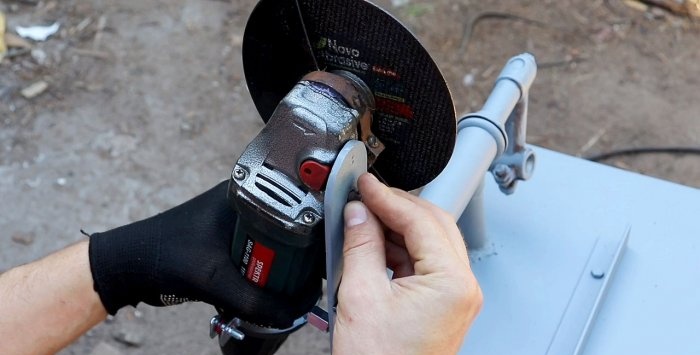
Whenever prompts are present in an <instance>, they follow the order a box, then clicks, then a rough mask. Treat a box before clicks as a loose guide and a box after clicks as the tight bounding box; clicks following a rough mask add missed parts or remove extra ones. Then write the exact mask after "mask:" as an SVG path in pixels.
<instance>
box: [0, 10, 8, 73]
mask: <svg viewBox="0 0 700 355" xmlns="http://www.w3.org/2000/svg"><path fill="white" fill-rule="evenodd" d="M5 53H7V46H6V45H5V14H4V13H2V11H0V61H2V58H3V57H5Z"/></svg>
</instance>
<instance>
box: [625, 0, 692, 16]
mask: <svg viewBox="0 0 700 355" xmlns="http://www.w3.org/2000/svg"><path fill="white" fill-rule="evenodd" d="M623 2H624V4H625V5H627V6H629V7H631V8H633V9H635V10H640V11H649V12H653V11H654V10H655V9H657V10H658V9H661V10H664V11H667V12H670V13H672V14H674V15H678V16H686V17H700V0H624V1H623Z"/></svg>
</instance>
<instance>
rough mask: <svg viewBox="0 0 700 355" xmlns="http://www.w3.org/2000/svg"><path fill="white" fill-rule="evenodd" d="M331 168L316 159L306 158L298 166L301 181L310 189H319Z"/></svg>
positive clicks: (324, 182)
mask: <svg viewBox="0 0 700 355" xmlns="http://www.w3.org/2000/svg"><path fill="white" fill-rule="evenodd" d="M330 172H331V168H330V167H329V166H327V165H323V164H321V163H319V162H317V161H313V160H307V161H305V162H303V163H301V166H300V167H299V177H301V181H302V182H303V183H304V184H305V185H306V186H308V187H310V188H311V189H312V190H316V191H321V189H322V188H323V185H325V184H326V180H328V174H330Z"/></svg>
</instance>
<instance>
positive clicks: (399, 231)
mask: <svg viewBox="0 0 700 355" xmlns="http://www.w3.org/2000/svg"><path fill="white" fill-rule="evenodd" d="M358 185H359V190H360V193H361V195H362V198H363V199H362V200H363V202H364V204H363V203H362V202H350V203H349V204H348V205H347V206H346V208H345V225H346V226H345V245H344V248H343V254H344V267H343V280H342V282H341V284H340V290H339V292H338V316H337V318H336V323H335V329H334V338H333V353H334V354H336V355H339V354H421V355H426V354H441V355H444V354H454V353H456V352H457V351H458V350H459V348H460V345H461V343H462V340H463V338H464V335H465V334H466V332H467V330H468V328H469V326H470V325H471V323H472V322H473V321H474V319H475V318H476V315H477V314H478V312H479V310H480V309H481V304H482V294H481V289H480V288H479V285H478V284H477V281H476V279H475V277H474V275H473V274H472V272H471V269H470V266H469V259H468V256H467V250H466V247H465V244H464V241H463V239H462V236H461V234H460V232H459V230H458V229H457V226H456V224H455V221H454V219H453V218H452V217H451V216H449V215H448V214H447V213H445V212H444V211H442V210H441V209H439V208H438V207H436V206H434V205H432V204H431V203H429V202H427V201H424V200H421V199H419V198H418V197H415V196H413V195H410V194H409V193H407V192H404V191H400V190H396V189H389V188H388V187H386V186H384V185H383V184H381V183H380V182H379V181H377V180H376V178H374V177H373V176H372V175H369V174H365V175H363V176H361V177H360V179H359V181H358ZM387 267H388V268H390V269H392V270H393V271H394V275H393V279H391V280H390V279H389V278H388V277H387V273H386V268H387Z"/></svg>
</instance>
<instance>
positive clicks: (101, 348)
mask: <svg viewBox="0 0 700 355" xmlns="http://www.w3.org/2000/svg"><path fill="white" fill-rule="evenodd" d="M90 355H122V352H121V351H119V349H117V348H115V347H114V346H112V345H109V344H107V343H105V342H100V343H99V344H97V346H96V347H95V348H94V349H92V352H91V353H90Z"/></svg>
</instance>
